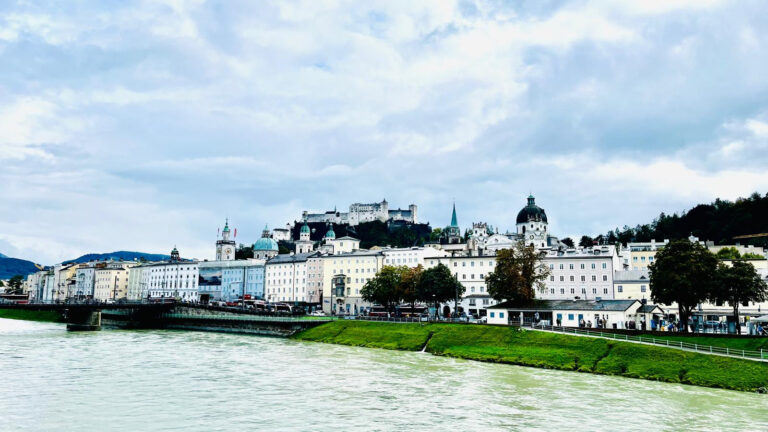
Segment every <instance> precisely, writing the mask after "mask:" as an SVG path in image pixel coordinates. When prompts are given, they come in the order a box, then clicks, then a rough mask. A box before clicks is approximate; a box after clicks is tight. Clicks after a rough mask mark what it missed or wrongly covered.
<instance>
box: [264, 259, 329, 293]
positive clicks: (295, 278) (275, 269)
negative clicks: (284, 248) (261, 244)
mask: <svg viewBox="0 0 768 432" xmlns="http://www.w3.org/2000/svg"><path fill="white" fill-rule="evenodd" d="M314 255H317V253H315V252H310V253H299V254H291V255H278V256H276V257H274V258H272V259H271V260H269V261H267V263H266V266H265V276H264V280H265V285H264V295H265V297H266V299H267V300H268V301H269V302H273V303H274V302H307V301H308V300H309V290H308V289H307V288H308V287H307V278H308V276H307V273H308V272H307V260H308V259H309V258H310V257H311V256H314Z"/></svg>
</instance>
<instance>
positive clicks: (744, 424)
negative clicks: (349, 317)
mask: <svg viewBox="0 0 768 432" xmlns="http://www.w3.org/2000/svg"><path fill="white" fill-rule="evenodd" d="M0 371H2V374H3V376H2V381H0V431H73V430H83V431H96V430H99V431H184V432H192V431H239V430H281V431H283V430H296V431H304V430H317V431H326V430H329V431H330V430H333V431H339V430H366V431H367V430H411V429H420V430H441V429H445V430H448V429H450V430H462V431H475V430H483V431H487V430H527V431H531V430H547V431H550V430H555V431H556V430H560V431H578V430H622V431H624V430H638V431H639V430H642V431H658V430H671V431H673V430H674V431H678V430H739V431H745V430H750V431H751V430H768V396H764V395H758V394H750V393H741V392H736V391H727V390H713V389H705V388H698V387H693V386H685V385H676V384H665V383H658V382H651V381H643V380H633V379H626V378H618V377H606V376H598V375H590V374H582V373H574V372H561V371H552V370H543V369H535V368H525V367H518V366H509V365H497V364H488V363H479V362H472V361H465V360H457V359H449V358H441V357H436V356H432V355H429V354H424V353H411V352H396V351H387V350H379V349H366V348H354V347H344V346H335V345H325V344H319V343H310V342H296V341H291V340H285V339H277V338H267V337H255V336H241V335H230V334H219V333H203V332H181V331H123V330H105V331H101V332H93V333H72V332H67V331H66V330H65V327H64V325H62V324H49V323H36V322H28V321H16V320H7V319H0Z"/></svg>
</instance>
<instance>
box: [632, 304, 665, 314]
mask: <svg viewBox="0 0 768 432" xmlns="http://www.w3.org/2000/svg"><path fill="white" fill-rule="evenodd" d="M656 309H658V310H660V311H661V312H662V313H664V310H663V309H662V308H660V307H659V306H658V305H652V304H644V305H642V306H640V308H639V309H638V310H637V312H638V313H653V312H654V311H655V310H656Z"/></svg>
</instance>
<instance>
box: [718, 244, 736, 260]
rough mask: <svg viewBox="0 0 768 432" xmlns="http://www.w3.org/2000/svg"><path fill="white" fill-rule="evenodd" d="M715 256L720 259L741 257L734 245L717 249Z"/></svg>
mask: <svg viewBox="0 0 768 432" xmlns="http://www.w3.org/2000/svg"><path fill="white" fill-rule="evenodd" d="M717 258H718V259H721V260H727V261H731V260H736V259H739V258H741V254H740V253H739V250H738V249H736V248H735V247H724V248H722V249H720V250H719V251H717Z"/></svg>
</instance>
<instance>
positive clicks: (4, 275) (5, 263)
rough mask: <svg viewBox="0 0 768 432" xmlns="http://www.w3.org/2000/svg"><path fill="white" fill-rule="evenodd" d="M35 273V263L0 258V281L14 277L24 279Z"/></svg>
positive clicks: (4, 257)
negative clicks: (17, 276)
mask: <svg viewBox="0 0 768 432" xmlns="http://www.w3.org/2000/svg"><path fill="white" fill-rule="evenodd" d="M36 271H37V267H35V263H33V262H32V261H27V260H23V259H18V258H8V257H6V256H5V255H3V258H0V279H10V278H12V277H14V276H16V275H22V276H24V277H26V276H27V275H28V274H30V273H34V272H36Z"/></svg>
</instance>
